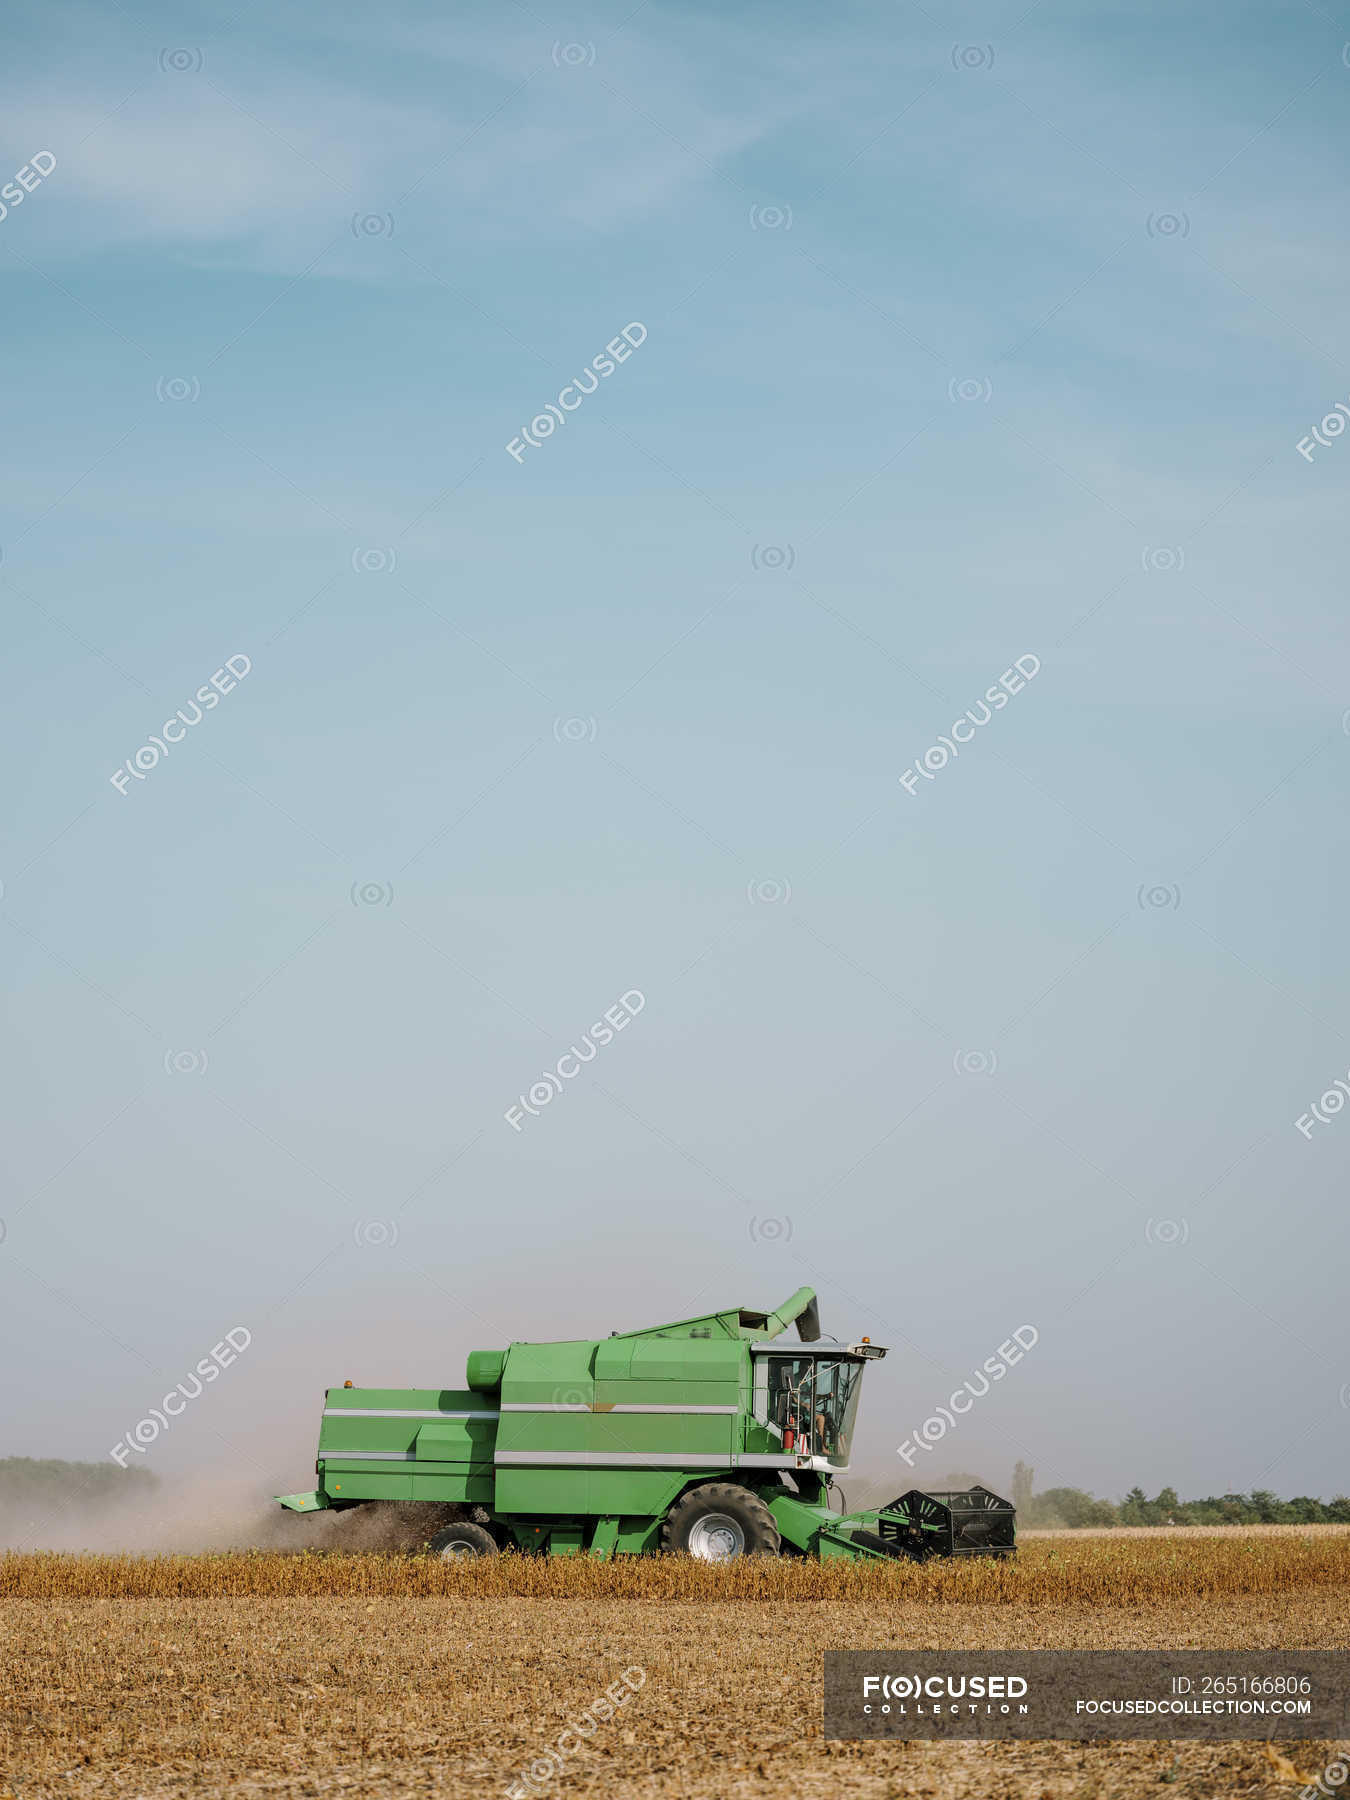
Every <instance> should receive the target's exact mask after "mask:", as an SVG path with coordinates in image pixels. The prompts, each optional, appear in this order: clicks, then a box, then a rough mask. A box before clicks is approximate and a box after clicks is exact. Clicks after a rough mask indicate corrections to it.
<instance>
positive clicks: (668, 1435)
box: [281, 1288, 1014, 1560]
mask: <svg viewBox="0 0 1350 1800" xmlns="http://www.w3.org/2000/svg"><path fill="white" fill-rule="evenodd" d="M793 1325H795V1326H796V1328H797V1337H798V1341H797V1342H796V1343H788V1342H784V1341H781V1340H782V1339H783V1334H784V1333H785V1332H786V1331H787V1329H788V1327H789V1326H793ZM885 1354H886V1352H885V1350H884V1349H883V1348H882V1346H881V1345H879V1344H873V1343H872V1342H871V1341H870V1340H869V1339H868V1338H865V1337H864V1338H862V1339H860V1340H858V1341H856V1342H840V1341H838V1340H836V1339H833V1338H825V1337H822V1335H821V1331H820V1319H819V1312H818V1308H817V1303H816V1296H815V1293H814V1291H813V1290H812V1289H811V1288H799V1289H798V1290H797V1292H796V1293H795V1294H793V1295H792V1297H791V1298H790V1299H789V1300H787V1301H785V1302H784V1304H783V1305H782V1306H780V1307H779V1308H778V1309H777V1310H776V1311H775V1312H771V1313H763V1312H757V1311H754V1310H752V1309H750V1308H747V1307H733V1308H729V1309H727V1310H726V1311H724V1312H717V1313H705V1314H702V1315H700V1316H698V1317H697V1318H692V1319H681V1320H676V1321H675V1322H673V1323H671V1324H667V1325H653V1326H646V1327H643V1328H641V1329H639V1330H636V1331H627V1332H613V1333H611V1334H610V1336H609V1337H608V1338H600V1339H594V1340H593V1339H570V1340H564V1341H562V1342H557V1343H545V1344H537V1343H524V1342H522V1343H514V1344H511V1345H509V1346H508V1347H507V1348H506V1349H505V1350H475V1351H473V1352H471V1353H470V1356H469V1361H468V1369H467V1372H466V1379H467V1386H466V1387H465V1388H463V1389H446V1388H361V1387H352V1386H350V1385H347V1386H345V1387H342V1388H330V1389H329V1390H328V1393H327V1396H326V1398H325V1405H324V1411H323V1421H322V1424H321V1426H320V1432H319V1455H318V1462H317V1464H316V1471H317V1475H318V1482H317V1485H316V1487H315V1488H314V1490H313V1491H312V1492H310V1493H306V1494H287V1495H284V1496H282V1499H281V1504H282V1505H283V1506H286V1507H288V1508H290V1509H291V1510H292V1511H295V1512H315V1511H320V1510H324V1509H328V1508H333V1507H347V1506H355V1505H360V1504H362V1503H365V1502H368V1501H372V1500H386V1501H388V1500H394V1501H433V1502H440V1503H442V1504H445V1505H448V1506H450V1507H452V1508H453V1509H454V1511H455V1513H456V1514H458V1515H459V1516H458V1517H457V1518H455V1519H454V1520H453V1521H452V1522H451V1523H450V1524H448V1525H447V1526H445V1527H444V1529H442V1530H441V1531H440V1532H438V1533H437V1535H436V1536H435V1537H434V1538H433V1539H432V1540H431V1543H432V1548H433V1549H435V1550H436V1551H438V1552H439V1553H440V1554H441V1555H445V1556H465V1555H492V1554H494V1553H495V1552H496V1551H497V1550H499V1549H501V1548H506V1547H513V1548H518V1549H525V1550H548V1551H551V1552H553V1553H555V1554H563V1555H568V1554H576V1553H577V1552H580V1551H585V1552H589V1553H590V1554H592V1555H611V1554H614V1553H615V1552H627V1553H642V1552H646V1551H651V1550H667V1551H683V1552H686V1553H688V1554H690V1555H694V1556H699V1557H704V1558H707V1559H709V1560H721V1559H723V1558H726V1557H734V1556H740V1555H745V1554H776V1553H779V1552H789V1553H790V1552H795V1553H798V1554H803V1555H809V1556H817V1557H830V1556H846V1557H851V1558H855V1559H856V1558H860V1557H871V1558H880V1557H912V1558H924V1557H927V1556H931V1555H947V1556H960V1555H1004V1554H1007V1553H1008V1552H1010V1551H1011V1550H1012V1548H1013V1544H1014V1536H1013V1509H1012V1507H1011V1506H1009V1504H1008V1503H1007V1501H1005V1500H1000V1499H999V1498H998V1496H997V1495H994V1494H991V1493H989V1492H988V1490H987V1489H984V1488H974V1489H970V1490H968V1491H966V1492H963V1493H959V1494H958V1493H942V1494H923V1493H920V1492H919V1491H918V1490H914V1491H911V1492H910V1493H908V1494H904V1495H902V1496H901V1497H900V1498H899V1499H897V1500H894V1501H892V1502H890V1503H889V1504H888V1505H887V1506H884V1507H877V1508H871V1509H868V1510H866V1511H861V1512H850V1513H841V1512H837V1511H835V1510H834V1508H833V1506H832V1505H831V1489H832V1485H833V1483H834V1481H835V1479H836V1477H837V1476H839V1475H842V1474H844V1473H846V1472H847V1470H848V1468H849V1465H850V1459H851V1456H852V1450H853V1433H854V1426H855V1423H856V1419H857V1414H858V1403H859V1398H860V1394H861V1389H862V1377H863V1374H864V1371H865V1370H866V1367H867V1364H868V1363H869V1362H873V1361H876V1360H878V1359H879V1358H881V1357H883V1356H885Z"/></svg>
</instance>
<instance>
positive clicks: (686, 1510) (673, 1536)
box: [661, 1481, 781, 1562]
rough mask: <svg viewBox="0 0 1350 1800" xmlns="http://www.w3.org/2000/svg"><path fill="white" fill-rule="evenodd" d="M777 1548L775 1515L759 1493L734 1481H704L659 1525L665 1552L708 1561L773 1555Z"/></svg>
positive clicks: (679, 1501)
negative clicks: (678, 1553)
mask: <svg viewBox="0 0 1350 1800" xmlns="http://www.w3.org/2000/svg"><path fill="white" fill-rule="evenodd" d="M780 1547H781V1540H780V1538H779V1536H778V1527H777V1526H776V1525H775V1524H774V1522H773V1514H772V1513H771V1512H770V1511H769V1509H768V1507H767V1506H766V1505H765V1504H764V1502H763V1501H762V1500H761V1499H760V1497H759V1495H758V1494H755V1493H752V1492H751V1490H750V1489H749V1488H746V1487H742V1486H741V1485H740V1483H739V1482H735V1481H706V1482H704V1484H703V1486H702V1487H696V1488H690V1490H689V1492H688V1493H687V1494H682V1495H681V1496H680V1498H679V1499H678V1500H677V1501H676V1502H675V1504H674V1506H672V1507H671V1509H670V1511H669V1512H668V1513H667V1514H666V1516H665V1518H664V1519H663V1520H662V1521H661V1548H662V1549H663V1550H666V1551H676V1552H680V1551H682V1552H683V1553H684V1554H685V1555H686V1556H697V1557H701V1558H702V1559H703V1560H704V1561H706V1562H724V1561H729V1560H730V1559H731V1558H732V1557H735V1556H777V1555H778V1552H779V1549H780Z"/></svg>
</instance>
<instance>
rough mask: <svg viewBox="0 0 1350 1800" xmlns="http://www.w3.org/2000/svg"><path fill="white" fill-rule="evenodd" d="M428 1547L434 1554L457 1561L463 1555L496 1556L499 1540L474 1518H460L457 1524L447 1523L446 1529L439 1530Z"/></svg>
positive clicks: (447, 1560) (446, 1559)
mask: <svg viewBox="0 0 1350 1800" xmlns="http://www.w3.org/2000/svg"><path fill="white" fill-rule="evenodd" d="M427 1549H428V1550H430V1552H431V1554H432V1555H433V1556H439V1557H442V1558H443V1559H444V1560H445V1561H446V1562H455V1561H457V1560H458V1559H459V1558H460V1557H461V1556H496V1554H497V1541H496V1539H495V1538H494V1537H493V1535H492V1533H491V1532H490V1531H487V1530H486V1529H485V1528H484V1527H483V1526H482V1525H475V1524H474V1522H473V1520H472V1519H459V1520H457V1521H456V1522H455V1524H453V1525H447V1526H446V1527H445V1530H444V1531H438V1532H437V1533H436V1535H435V1537H434V1538H432V1540H431V1542H430V1543H429V1544H428V1545H427Z"/></svg>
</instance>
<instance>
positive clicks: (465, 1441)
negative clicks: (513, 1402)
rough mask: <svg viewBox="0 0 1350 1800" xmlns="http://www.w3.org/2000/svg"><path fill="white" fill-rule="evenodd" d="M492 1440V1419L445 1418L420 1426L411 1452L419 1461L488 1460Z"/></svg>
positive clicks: (494, 1437)
mask: <svg viewBox="0 0 1350 1800" xmlns="http://www.w3.org/2000/svg"><path fill="white" fill-rule="evenodd" d="M496 1443H497V1421H496V1419H446V1420H445V1421H444V1422H442V1421H440V1420H437V1421H434V1422H428V1423H427V1424H425V1425H423V1426H422V1427H421V1429H420V1430H419V1431H418V1433H417V1440H416V1444H415V1452H416V1456H417V1460H418V1462H419V1463H424V1462H451V1463H471V1462H485V1463H490V1462H491V1461H492V1452H493V1450H494V1449H495V1447H496Z"/></svg>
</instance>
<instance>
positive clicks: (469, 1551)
mask: <svg viewBox="0 0 1350 1800" xmlns="http://www.w3.org/2000/svg"><path fill="white" fill-rule="evenodd" d="M477 1554H478V1552H477V1550H475V1549H474V1547H473V1545H472V1544H466V1543H464V1542H463V1540H462V1539H461V1541H460V1542H459V1543H457V1544H445V1545H443V1546H442V1549H441V1558H442V1560H443V1561H444V1562H453V1561H455V1560H456V1559H457V1558H459V1557H461V1556H477Z"/></svg>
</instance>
